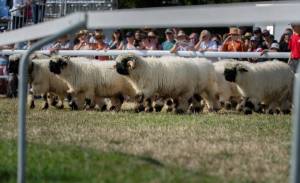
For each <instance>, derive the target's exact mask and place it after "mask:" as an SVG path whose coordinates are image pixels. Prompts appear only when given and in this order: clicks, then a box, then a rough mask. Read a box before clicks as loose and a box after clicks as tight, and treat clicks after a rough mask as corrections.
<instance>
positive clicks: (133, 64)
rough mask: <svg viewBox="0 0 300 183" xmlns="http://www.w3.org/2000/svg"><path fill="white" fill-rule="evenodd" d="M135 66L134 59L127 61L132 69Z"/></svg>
mask: <svg viewBox="0 0 300 183" xmlns="http://www.w3.org/2000/svg"><path fill="white" fill-rule="evenodd" d="M134 67H135V63H134V61H132V60H130V61H128V62H127V68H128V69H130V70H133V69H134Z"/></svg>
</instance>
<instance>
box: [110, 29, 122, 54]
mask: <svg viewBox="0 0 300 183" xmlns="http://www.w3.org/2000/svg"><path fill="white" fill-rule="evenodd" d="M123 46H124V43H123V40H122V36H121V30H120V29H118V30H116V31H114V33H113V35H112V40H111V41H110V43H109V49H111V50H122V49H123Z"/></svg>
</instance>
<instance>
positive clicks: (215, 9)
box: [87, 1, 300, 29]
mask: <svg viewBox="0 0 300 183" xmlns="http://www.w3.org/2000/svg"><path fill="white" fill-rule="evenodd" d="M299 9H300V2H299V1H278V2H277V1H276V2H275V1H272V2H259V3H258V2H257V3H230V4H229V3H228V4H217V5H216V4H214V5H201V6H181V7H168V8H166V7H163V8H142V9H129V10H113V11H103V12H89V13H88V24H87V27H88V28H90V29H94V28H99V27H101V28H140V27H160V28H163V27H201V26H205V27H212V26H213V27H219V26H230V25H254V24H262V23H263V24H266V23H268V24H274V23H290V22H300V18H299V17H300V11H299ZM279 12H280V16H279V14H278V13H279ZM291 12H293V13H291ZM249 15H251V16H249Z"/></svg>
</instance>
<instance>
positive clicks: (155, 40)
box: [145, 31, 160, 50]
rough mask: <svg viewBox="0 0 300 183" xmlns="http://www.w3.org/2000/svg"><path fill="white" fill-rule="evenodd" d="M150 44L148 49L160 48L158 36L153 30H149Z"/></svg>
mask: <svg viewBox="0 0 300 183" xmlns="http://www.w3.org/2000/svg"><path fill="white" fill-rule="evenodd" d="M147 37H148V39H149V45H146V47H145V49H147V50H159V49H160V48H159V44H158V37H157V36H156V34H155V33H154V32H153V31H150V32H148V35H147Z"/></svg>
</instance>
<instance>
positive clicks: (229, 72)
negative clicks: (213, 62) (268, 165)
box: [224, 63, 248, 82]
mask: <svg viewBox="0 0 300 183" xmlns="http://www.w3.org/2000/svg"><path fill="white" fill-rule="evenodd" d="M245 72H248V69H247V67H246V66H244V65H243V64H240V63H233V64H232V63H230V64H226V65H225V69H224V76H225V79H226V80H227V81H229V82H236V79H237V77H238V74H243V73H245Z"/></svg>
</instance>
